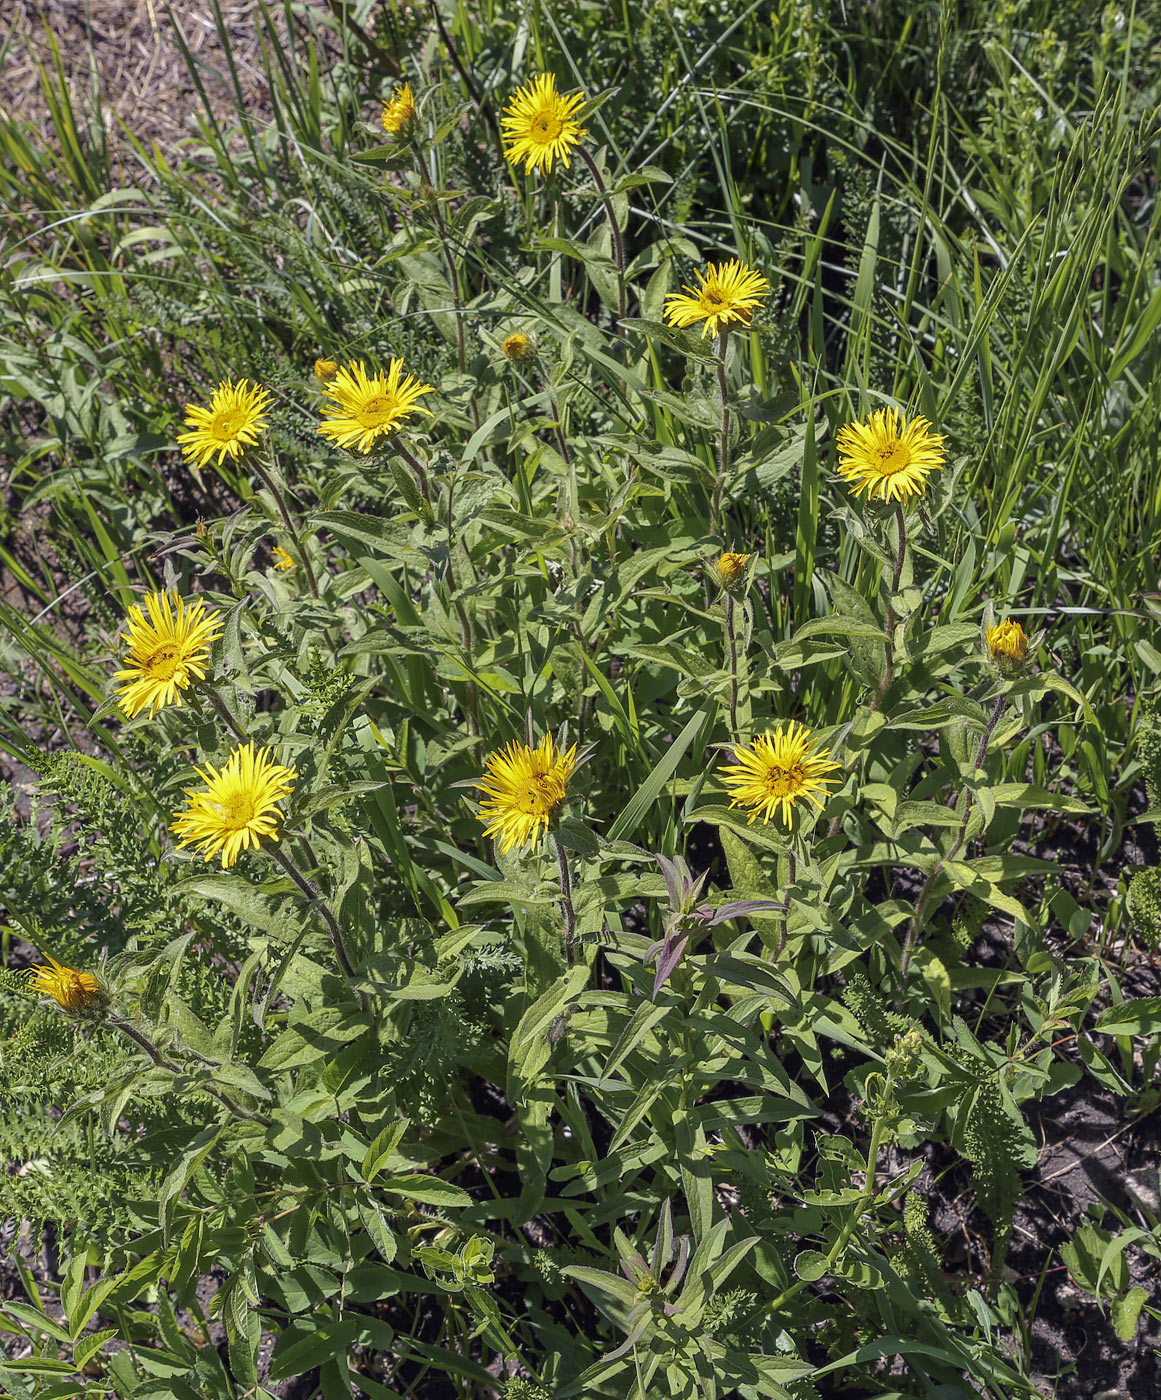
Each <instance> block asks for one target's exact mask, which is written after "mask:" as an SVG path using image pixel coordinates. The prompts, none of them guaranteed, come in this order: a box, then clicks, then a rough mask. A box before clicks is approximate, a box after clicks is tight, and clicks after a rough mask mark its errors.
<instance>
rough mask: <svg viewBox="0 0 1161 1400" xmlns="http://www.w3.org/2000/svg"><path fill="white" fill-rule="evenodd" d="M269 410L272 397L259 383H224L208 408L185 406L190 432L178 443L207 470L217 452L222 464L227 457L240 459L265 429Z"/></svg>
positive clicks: (178, 438)
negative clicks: (206, 466)
mask: <svg viewBox="0 0 1161 1400" xmlns="http://www.w3.org/2000/svg"><path fill="white" fill-rule="evenodd" d="M269 407H270V395H269V394H268V393H267V391H266V390H265V389H260V388H259V387H258V385H257V384H251V383H250V381H249V380H248V379H239V380H238V382H237V383H236V384H235V383H234V382H233V381H231V380H229V379H227V380H224V381H223V382H222V383H221V384H219V385H218V387H217V388H216V389H215V390H214V394H213V397H212V398H211V399H210V406H209V408H199V407H198V406H197V405H196V404H192V403H191V404H187V405H186V409H185V425H186V427H187V428H189V429H190V430H191V431H190V432H188V433H178V435H177V441H178V442H179V443H180V444H181V450H182V452H183V453H184V455H185V456H187V457H189V458H190V459H191V460H192V461H193V463H194V465H195V466H198V467H204V466H205V465H206V463H207V462H208V461H209V460H210V458H211V457H213V455H214V453H215V452H216V453H217V454H218V464H219V465H220V464H221V462H222V459H223V458H224V457H227V456H228V457H233V458H238V457H240V456H241V455H242V453H243V451H244V450H245V449H246V448H247V447H253V445H254V444H255V443H256V442H257V441H258V434H259V433H260V432H261V430H262V429H263V428H264V427H265V426H266V419H265V417H264V415H265V413H266V410H267V409H268V408H269Z"/></svg>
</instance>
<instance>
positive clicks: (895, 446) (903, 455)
mask: <svg viewBox="0 0 1161 1400" xmlns="http://www.w3.org/2000/svg"><path fill="white" fill-rule="evenodd" d="M875 451H876V455H877V456H878V458H879V461H878V463H877V466H876V470H877V471H878V472H879V474H880V475H881V476H894V475H895V473H896V472H901V471H902V470H903V468H904V467H906V466H908V465H909V464H910V461H911V454H910V452H908V450H907V448H906V447H905V446H904V445H903V443H902V442H901V441H900V440H899V439H898V438H894V439H892V441H890V442H887V443H884V444H883V446H882V447H879V448H876V449H875Z"/></svg>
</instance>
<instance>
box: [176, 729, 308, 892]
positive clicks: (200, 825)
mask: <svg viewBox="0 0 1161 1400" xmlns="http://www.w3.org/2000/svg"><path fill="white" fill-rule="evenodd" d="M194 771H195V772H196V773H197V775H198V777H200V778H201V780H202V781H203V782H204V783H205V785H206V786H205V789H204V790H201V791H195V790H193V789H191V788H186V790H185V795H186V797H188V798H189V801H188V802H187V804H186V806H185V809H184V811H181V812H177V813H175V814H174V821H173V824H172V825H171V826H170V830H171V831H173V832H175V833H176V834H177V835H178V836H179V837H180V838H181V839H180V840H179V841H178V843H177V844H178V845H179V846H190V845H192V846H196V847H199V848H200V853H201V855H202V856H204V857H205V859H206V860H212V859H213V858H214V856H216V855H217V854H218V853H219V852H220V853H221V857H222V867H223V869H226V868H228V867H229V866H231V865H233V864H234V862H235V861H236V860H237V859H238V856H239V855H240V853H241V852H242V851H244V850H246V849H247V848H248V847H250V846H253V847H255V848H257V847H258V846H259V845H260V844H261V842H262V841H263V839H266V838H269V839H270V840H271V841H277V840H278V831H277V829H276V827H277V823H278V822H279V821H281V819H282V811H281V809H280V808H279V806H278V803H279V801H280V800H281V799H282V798H284V797H285V796H286V795H287V794H288V793H289V792H290V790H291V789H292V788H293V786H294V780H295V779H296V778H297V777H298V773H297V771H296V770H295V769H294V768H287V767H284V766H283V765H282V764H280V763H275V761H274V751H273V750H272V749H266V748H263V749H258V750H257V752H255V749H254V744H253V742H252V741H251V742H250V743H248V744H240V745H239V746H238V748H236V749H235V750H234V752H233V753H232V754H231V755H230V756H229V758H228V759H227V760H226V761H225V763H224V764H223V765H222V767H221V768H220V769H216V768H215V767H214V765H213V764H212V763H207V764H206V766H205V768H204V769H202V768H196V769H195V770H194Z"/></svg>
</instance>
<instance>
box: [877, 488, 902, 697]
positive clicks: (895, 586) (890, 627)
mask: <svg viewBox="0 0 1161 1400" xmlns="http://www.w3.org/2000/svg"><path fill="white" fill-rule="evenodd" d="M895 520H896V522H897V524H898V528H899V548H898V551H897V552H896V554H895V572H894V574H893V575H892V577H891V596H890V597H889V598H888V599H887V645H886V651H885V655H884V657H883V679H882V680H881V681H880V682H879V689H878V690H877V691H876V692H875V698H874V699H873V700H872V701H871V713H872V714H874V713H875V711H876V710H877V709H878V708H879V706H880V705H881V704H882V703H883V696H884V695H886V693H887V690H888V688H889V687H890V684H891V682H892V681H893V680H894V679H895V594H896V593H898V592H899V580H900V579H901V578H902V576H903V560H904V559H905V557H906V555H907V522H906V520H905V519H904V517H903V505H902V502H900V501H896V502H895Z"/></svg>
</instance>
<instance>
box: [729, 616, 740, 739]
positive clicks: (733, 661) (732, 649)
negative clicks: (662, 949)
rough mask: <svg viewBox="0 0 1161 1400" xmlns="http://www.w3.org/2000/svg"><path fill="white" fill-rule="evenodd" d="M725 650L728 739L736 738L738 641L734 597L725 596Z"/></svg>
mask: <svg viewBox="0 0 1161 1400" xmlns="http://www.w3.org/2000/svg"><path fill="white" fill-rule="evenodd" d="M726 649H727V653H728V656H729V663H730V738H731V739H734V740H735V741H736V740H737V738H738V639H737V635H736V634H735V631H734V595H733V594H732V593H727V594H726Z"/></svg>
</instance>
